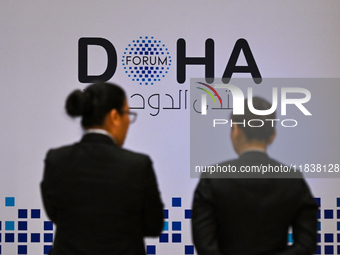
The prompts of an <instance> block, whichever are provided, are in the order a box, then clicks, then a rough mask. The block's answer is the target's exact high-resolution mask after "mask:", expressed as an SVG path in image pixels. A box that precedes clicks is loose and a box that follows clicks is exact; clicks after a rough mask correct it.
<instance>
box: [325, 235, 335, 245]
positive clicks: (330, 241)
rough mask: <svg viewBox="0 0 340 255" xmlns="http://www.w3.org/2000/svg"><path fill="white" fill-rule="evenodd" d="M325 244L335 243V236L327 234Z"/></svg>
mask: <svg viewBox="0 0 340 255" xmlns="http://www.w3.org/2000/svg"><path fill="white" fill-rule="evenodd" d="M325 242H326V243H333V234H330V233H327V234H325Z"/></svg>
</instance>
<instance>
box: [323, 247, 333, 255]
mask: <svg viewBox="0 0 340 255" xmlns="http://www.w3.org/2000/svg"><path fill="white" fill-rule="evenodd" d="M325 254H334V247H333V245H325Z"/></svg>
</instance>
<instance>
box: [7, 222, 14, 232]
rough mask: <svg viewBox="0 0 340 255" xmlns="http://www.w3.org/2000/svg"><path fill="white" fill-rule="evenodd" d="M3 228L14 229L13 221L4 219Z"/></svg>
mask: <svg viewBox="0 0 340 255" xmlns="http://www.w3.org/2000/svg"><path fill="white" fill-rule="evenodd" d="M5 230H9V231H12V230H14V221H5Z"/></svg>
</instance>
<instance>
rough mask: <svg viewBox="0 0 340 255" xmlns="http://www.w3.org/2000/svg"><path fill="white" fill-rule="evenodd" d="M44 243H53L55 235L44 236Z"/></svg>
mask: <svg viewBox="0 0 340 255" xmlns="http://www.w3.org/2000/svg"><path fill="white" fill-rule="evenodd" d="M44 242H45V243H52V242H53V234H52V233H47V234H44Z"/></svg>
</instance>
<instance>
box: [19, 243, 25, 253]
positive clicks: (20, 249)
mask: <svg viewBox="0 0 340 255" xmlns="http://www.w3.org/2000/svg"><path fill="white" fill-rule="evenodd" d="M18 254H27V245H18Z"/></svg>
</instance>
